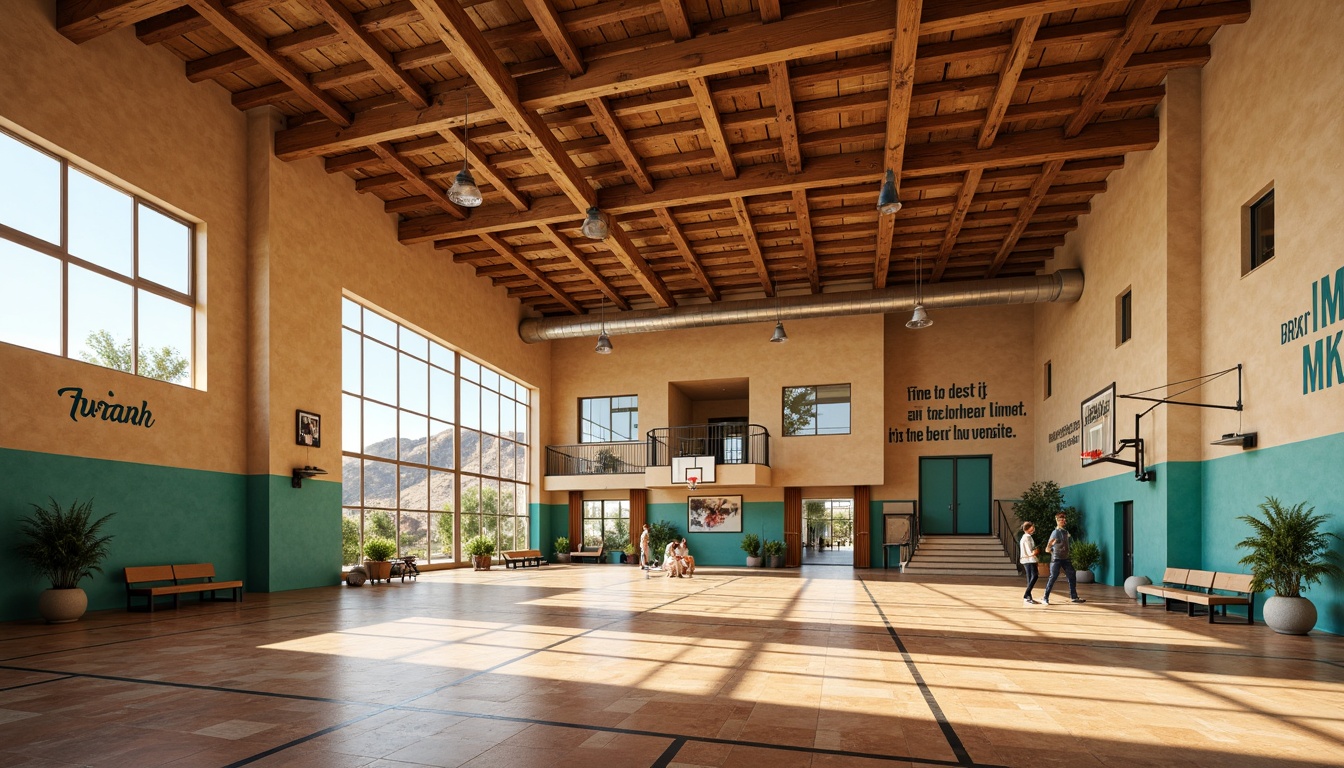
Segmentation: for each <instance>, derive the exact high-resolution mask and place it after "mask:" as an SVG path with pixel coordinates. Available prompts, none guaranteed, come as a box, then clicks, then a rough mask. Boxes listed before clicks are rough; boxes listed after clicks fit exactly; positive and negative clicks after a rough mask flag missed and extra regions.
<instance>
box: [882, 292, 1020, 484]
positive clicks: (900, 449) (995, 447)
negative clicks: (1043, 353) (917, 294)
mask: <svg viewBox="0 0 1344 768" xmlns="http://www.w3.org/2000/svg"><path fill="white" fill-rule="evenodd" d="M930 316H931V317H932V318H933V321H934V323H933V325H932V326H931V327H929V328H925V329H921V330H917V331H916V330H911V329H909V328H906V327H905V321H906V320H908V319H910V318H909V316H908V315H905V314H899V315H888V316H886V319H885V324H886V361H887V376H886V420H885V422H884V431H883V436H882V445H883V454H884V457H885V464H886V482H885V483H884V484H883V485H882V486H881V487H879V488H874V489H873V499H874V500H882V499H917V498H919V458H920V457H921V456H984V455H988V456H991V457H992V461H991V466H992V473H993V474H992V477H991V483H992V485H991V488H990V492H991V494H992V496H993V498H996V499H1008V498H1016V497H1017V494H1018V493H1019V492H1020V491H1021V490H1022V489H1023V488H1024V487H1026V485H1027V484H1028V483H1030V482H1031V476H1032V461H1033V456H1032V450H1031V446H1032V442H1033V440H1034V431H1035V426H1034V421H1035V415H1036V413H1037V411H1038V410H1039V409H1040V402H1041V397H1040V390H1039V388H1038V387H1036V386H1035V385H1034V383H1033V379H1032V371H1031V354H1032V334H1033V328H1032V308H1031V307H1029V306H1018V307H969V308H964V309H944V310H935V311H934V312H932V313H931V315H930ZM982 382H983V383H984V385H985V387H984V390H983V393H984V397H983V398H982V397H981V389H980V388H979V384H980V383H982ZM954 386H961V387H967V386H973V387H974V390H975V391H974V392H973V393H972V394H971V395H970V396H960V397H954V396H953V395H954V394H955V393H954V391H953V387H954ZM911 387H914V388H916V389H921V390H929V394H930V395H931V399H927V400H925V399H921V398H920V397H918V396H916V398H915V399H913V400H912V399H911V397H910V392H909V388H911ZM935 387H942V388H943V389H944V390H945V391H946V394H945V396H944V397H943V398H942V399H936V397H937V393H936V392H934V391H933V390H934V388H935ZM991 402H993V403H998V404H1000V405H1007V406H1010V407H1016V406H1018V405H1019V404H1021V405H1022V407H1023V409H1024V415H1021V416H1001V417H991V416H989V415H988V411H987V412H986V415H985V416H984V417H982V418H953V419H933V418H931V415H930V413H929V411H930V408H936V409H940V410H941V409H944V408H947V407H948V406H952V407H956V406H967V407H986V408H987V407H988V406H989V404H990V403H991ZM912 411H914V412H916V413H917V416H916V418H914V419H912V418H911V416H912V415H916V414H912V413H911V412H912ZM1000 424H1002V425H1003V426H1006V427H1009V428H1011V430H1012V435H1013V436H1012V437H1011V438H993V439H971V438H960V439H958V438H955V437H954V438H953V439H950V440H937V441H933V440H931V439H930V438H931V435H930V430H934V431H939V430H947V429H948V428H950V427H952V426H953V425H956V426H957V427H958V428H959V429H963V430H964V429H968V428H974V427H995V426H997V425H1000ZM912 433H919V434H920V435H922V436H923V437H924V440H922V441H915V440H912V439H911V437H912ZM951 436H952V435H949V437H951ZM897 441H899V442H897Z"/></svg>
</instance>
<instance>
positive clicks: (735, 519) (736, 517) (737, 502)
mask: <svg viewBox="0 0 1344 768" xmlns="http://www.w3.org/2000/svg"><path fill="white" fill-rule="evenodd" d="M686 530H687V531H688V532H690V533H741V532H742V497H741V496H691V497H690V498H688V499H686Z"/></svg>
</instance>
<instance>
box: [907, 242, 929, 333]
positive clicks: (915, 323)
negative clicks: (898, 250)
mask: <svg viewBox="0 0 1344 768" xmlns="http://www.w3.org/2000/svg"><path fill="white" fill-rule="evenodd" d="M923 283H924V269H923V266H922V265H921V263H920V260H919V258H916V259H915V313H914V314H913V315H912V316H911V317H910V320H909V321H908V322H906V324H905V327H906V328H915V329H919V328H928V327H929V326H930V325H933V321H932V320H930V319H929V313H928V312H925V311H924V291H923Z"/></svg>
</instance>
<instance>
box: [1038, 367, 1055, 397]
mask: <svg viewBox="0 0 1344 768" xmlns="http://www.w3.org/2000/svg"><path fill="white" fill-rule="evenodd" d="M1054 393H1055V368H1054V363H1053V362H1052V361H1050V360H1046V361H1045V397H1043V398H1041V399H1042V400H1049V399H1050V396H1051V395H1053V394H1054Z"/></svg>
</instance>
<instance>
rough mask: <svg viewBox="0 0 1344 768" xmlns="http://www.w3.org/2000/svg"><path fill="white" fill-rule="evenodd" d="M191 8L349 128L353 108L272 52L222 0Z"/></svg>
mask: <svg viewBox="0 0 1344 768" xmlns="http://www.w3.org/2000/svg"><path fill="white" fill-rule="evenodd" d="M191 7H192V8H195V9H196V12H197V13H199V14H200V15H201V16H203V17H204V18H205V19H207V20H208V21H209V22H210V23H211V25H213V26H214V27H215V29H217V30H219V33H220V34H222V35H224V36H225V37H227V38H229V39H230V40H232V41H233V44H234V45H237V46H238V47H239V48H242V49H243V50H244V51H247V53H248V55H249V56H251V57H252V58H253V59H256V60H257V61H258V62H260V63H261V65H262V66H263V67H265V68H266V70H267V71H268V72H270V73H271V74H272V75H275V76H276V77H277V78H279V79H280V81H281V82H282V83H284V84H285V85H286V86H288V87H289V88H290V89H291V90H293V91H294V92H295V93H296V94H298V95H299V96H300V97H301V98H302V99H303V100H304V101H306V102H307V103H308V104H309V105H311V106H312V107H313V108H314V109H316V110H317V111H318V112H320V113H321V114H322V115H323V116H324V117H326V118H327V119H328V120H330V121H331V122H333V123H335V124H336V125H337V126H339V127H342V128H344V127H347V126H349V125H350V123H351V122H352V121H353V117H352V116H351V114H350V111H349V110H347V109H346V108H345V107H344V106H343V105H342V104H341V103H340V102H339V101H337V100H336V99H334V98H332V97H331V96H330V95H329V94H327V93H324V92H323V91H321V90H319V89H318V88H316V87H314V86H313V84H312V83H311V82H309V81H308V75H306V74H304V73H303V72H302V71H300V70H299V68H298V67H296V66H294V65H293V64H291V63H290V62H289V61H288V60H287V59H283V58H281V57H279V56H277V55H275V54H274V53H272V52H271V50H270V48H269V47H268V44H267V41H266V38H264V37H262V36H261V35H260V34H258V33H257V31H256V30H254V29H252V26H251V25H250V24H248V22H247V21H245V20H244V19H243V18H242V17H240V16H238V14H236V13H234V12H233V11H232V10H230V9H229V8H228V6H226V5H225V4H224V2H223V0H191Z"/></svg>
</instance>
